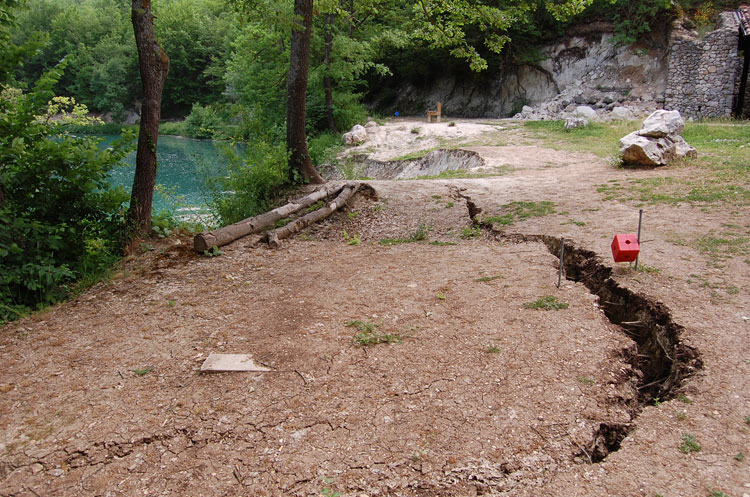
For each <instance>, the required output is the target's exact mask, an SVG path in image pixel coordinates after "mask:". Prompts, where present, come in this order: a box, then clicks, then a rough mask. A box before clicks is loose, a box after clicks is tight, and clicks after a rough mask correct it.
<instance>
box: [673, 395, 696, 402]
mask: <svg viewBox="0 0 750 497" xmlns="http://www.w3.org/2000/svg"><path fill="white" fill-rule="evenodd" d="M677 400H679V401H680V402H682V403H683V404H692V403H693V399H691V398H690V397H688V396H687V395H684V394H680V395H678V396H677Z"/></svg>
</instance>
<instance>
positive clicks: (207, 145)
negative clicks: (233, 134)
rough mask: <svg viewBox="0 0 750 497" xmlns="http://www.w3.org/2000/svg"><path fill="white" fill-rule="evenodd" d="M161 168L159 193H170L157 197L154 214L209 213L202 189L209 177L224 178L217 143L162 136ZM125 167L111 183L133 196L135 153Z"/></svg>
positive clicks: (159, 149)
mask: <svg viewBox="0 0 750 497" xmlns="http://www.w3.org/2000/svg"><path fill="white" fill-rule="evenodd" d="M101 138H103V139H104V140H103V141H102V142H101V144H100V146H102V147H106V146H108V145H109V144H110V143H112V141H114V140H115V139H116V138H117V136H112V135H108V136H101ZM156 155H157V157H158V161H159V167H158V169H157V170H156V184H157V185H159V186H158V187H157V188H158V189H163V190H164V191H166V192H168V195H166V196H165V195H164V194H162V193H160V192H156V193H155V194H154V207H153V210H154V213H157V212H159V211H161V210H163V209H174V211H175V214H176V215H177V216H178V217H185V216H188V215H190V214H193V213H201V212H207V211H208V206H207V202H206V199H205V198H204V192H203V191H202V188H201V185H202V182H203V178H204V177H206V175H219V174H221V175H224V174H226V172H225V171H226V169H225V167H224V163H225V161H224V156H223V154H222V153H221V150H219V148H218V146H217V143H216V142H213V141H211V140H194V139H191V138H182V137H178V136H160V137H159V145H158V147H157V149H156ZM125 162H126V163H127V164H126V165H123V166H120V167H116V168H115V169H114V170H113V171H112V175H111V183H112V184H113V185H115V186H123V187H124V188H125V190H127V191H128V192H130V190H131V189H132V188H133V175H134V174H135V151H134V152H131V153H130V154H129V155H128V156H127V158H126V159H125Z"/></svg>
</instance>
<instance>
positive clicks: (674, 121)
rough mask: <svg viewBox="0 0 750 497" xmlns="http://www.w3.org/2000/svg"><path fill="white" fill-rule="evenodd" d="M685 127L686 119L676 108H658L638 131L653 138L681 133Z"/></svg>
mask: <svg viewBox="0 0 750 497" xmlns="http://www.w3.org/2000/svg"><path fill="white" fill-rule="evenodd" d="M684 129H685V120H684V119H683V118H682V116H681V115H680V113H679V112H677V111H676V110H657V111H656V112H654V113H653V114H651V115H650V116H648V117H647V118H646V120H645V121H643V126H642V127H641V129H640V130H639V131H637V133H638V134H639V135H641V136H648V137H651V138H662V137H665V136H670V135H680V134H682V132H683V131H684Z"/></svg>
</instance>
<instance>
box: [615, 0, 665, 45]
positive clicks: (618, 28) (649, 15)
mask: <svg viewBox="0 0 750 497" xmlns="http://www.w3.org/2000/svg"><path fill="white" fill-rule="evenodd" d="M613 3H614V5H613V11H614V16H613V17H614V22H615V38H614V39H615V42H616V43H618V44H622V45H629V44H631V43H634V42H636V41H637V40H638V39H639V37H640V36H641V35H643V34H645V33H648V32H649V31H651V26H652V24H653V23H654V22H655V21H656V19H657V18H658V16H659V15H660V14H662V13H664V12H665V11H667V10H668V9H670V8H671V7H672V3H673V2H672V0H649V1H639V2H633V1H631V0H615V1H614V2H613Z"/></svg>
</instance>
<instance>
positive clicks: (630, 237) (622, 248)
mask: <svg viewBox="0 0 750 497" xmlns="http://www.w3.org/2000/svg"><path fill="white" fill-rule="evenodd" d="M640 251H641V247H640V246H639V245H638V235H635V234H632V233H630V234H627V235H615V239H614V240H612V257H614V258H615V262H633V261H634V260H635V259H636V258H637V257H638V253H639V252H640Z"/></svg>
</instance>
